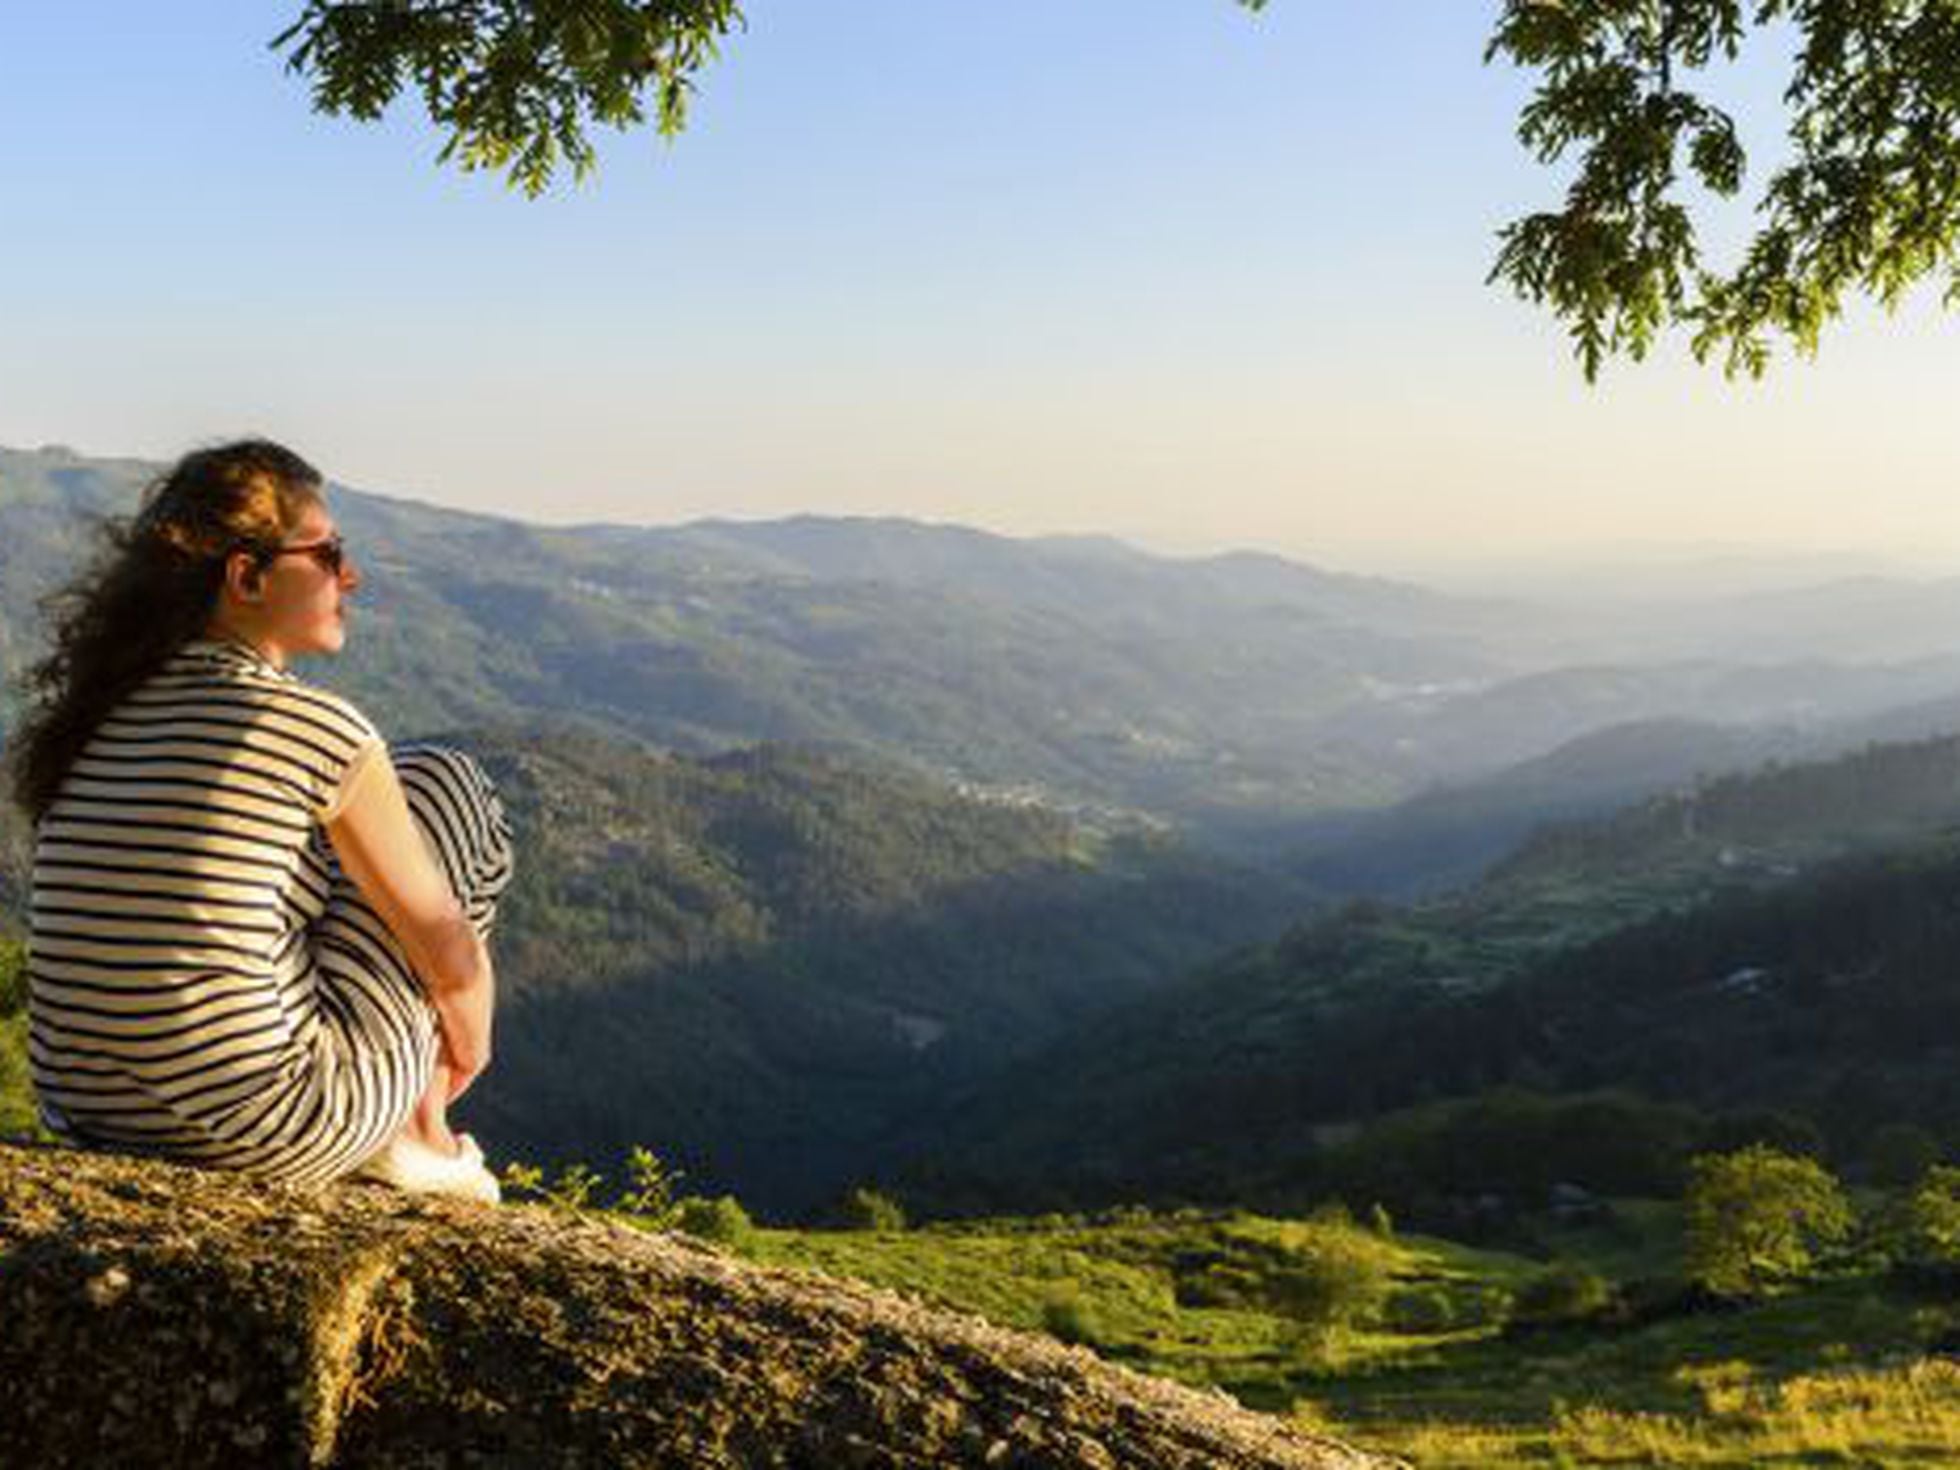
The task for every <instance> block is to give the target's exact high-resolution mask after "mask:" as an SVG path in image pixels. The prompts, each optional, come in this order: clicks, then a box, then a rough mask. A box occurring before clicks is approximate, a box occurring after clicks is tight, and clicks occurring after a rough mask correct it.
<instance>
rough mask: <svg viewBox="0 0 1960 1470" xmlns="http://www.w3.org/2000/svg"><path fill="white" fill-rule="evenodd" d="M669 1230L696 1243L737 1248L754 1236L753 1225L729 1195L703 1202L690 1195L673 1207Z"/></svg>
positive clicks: (698, 1197) (700, 1197)
mask: <svg viewBox="0 0 1960 1470" xmlns="http://www.w3.org/2000/svg"><path fill="white" fill-rule="evenodd" d="M672 1224H673V1228H674V1229H676V1230H679V1231H682V1232H683V1233H685V1234H688V1235H692V1236H694V1237H696V1238H697V1239H700V1240H713V1241H718V1242H720V1243H721V1244H723V1245H739V1244H740V1243H741V1242H742V1241H744V1240H746V1239H748V1237H749V1236H750V1235H752V1234H753V1233H754V1232H755V1221H753V1220H751V1219H750V1218H749V1212H748V1211H747V1210H745V1209H743V1208H742V1202H741V1201H740V1200H738V1199H736V1198H735V1196H734V1195H732V1194H724V1195H718V1196H716V1197H715V1198H714V1199H705V1198H703V1197H702V1196H700V1195H690V1196H689V1197H688V1198H686V1199H684V1200H680V1201H678V1202H677V1203H676V1204H675V1205H674V1209H673V1215H672Z"/></svg>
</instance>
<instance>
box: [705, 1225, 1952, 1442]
mask: <svg viewBox="0 0 1960 1470" xmlns="http://www.w3.org/2000/svg"><path fill="white" fill-rule="evenodd" d="M1615 1216H1616V1218H1615V1220H1614V1222H1613V1223H1612V1224H1611V1225H1610V1226H1607V1227H1596V1228H1592V1229H1588V1230H1583V1231H1580V1230H1573V1231H1565V1232H1562V1233H1558V1234H1555V1235H1553V1236H1551V1237H1549V1238H1550V1239H1552V1240H1553V1242H1554V1244H1555V1246H1556V1248H1557V1249H1558V1250H1559V1251H1560V1252H1561V1254H1562V1255H1564V1256H1565V1257H1566V1258H1568V1259H1572V1260H1577V1261H1583V1262H1584V1263H1585V1264H1586V1265H1588V1266H1589V1267H1591V1268H1592V1269H1593V1270H1595V1271H1599V1272H1602V1273H1603V1274H1607V1275H1610V1276H1612V1277H1613V1278H1614V1279H1616V1280H1621V1281H1625V1280H1630V1279H1636V1278H1654V1277H1657V1276H1663V1275H1667V1274H1670V1273H1671V1272H1672V1271H1673V1270H1674V1269H1675V1267H1676V1266H1677V1264H1678V1261H1677V1257H1676V1254H1675V1249H1674V1245H1673V1240H1674V1237H1675V1235H1676V1234H1677V1233H1678V1215H1677V1212H1676V1210H1675V1209H1674V1207H1672V1206H1668V1205H1661V1204H1638V1203H1636V1204H1632V1205H1623V1206H1621V1207H1620V1208H1619V1209H1617V1210H1616V1212H1615ZM741 1248H742V1249H743V1251H744V1252H745V1253H746V1254H748V1255H750V1256H752V1257H755V1258H757V1259H760V1260H763V1261H766V1262H769V1263H771V1264H776V1265H787V1266H794V1267H801V1268H804V1269H811V1270H816V1271H820V1272H824V1273H827V1274H833V1275H843V1276H850V1277H854V1278H858V1279H861V1280H866V1281H870V1282H873V1283H876V1284H880V1285H884V1286H888V1287H893V1288H896V1289H900V1290H903V1291H905V1292H907V1293H909V1294H911V1295H914V1296H919V1297H923V1298H926V1299H929V1300H933V1301H937V1302H939V1303H941V1304H943V1305H945V1306H949V1307H952V1308H956V1309H958V1310H962V1311H968V1312H974V1313H977V1314H979V1315H981V1316H984V1317H987V1318H989V1319H991V1320H993V1321H996V1322H999V1323H1002V1324H1004V1325H1007V1326H1013V1327H1018V1328H1023V1329H1027V1330H1032V1331H1046V1332H1050V1333H1053V1334H1054V1335H1057V1336H1060V1337H1063V1338H1065V1339H1067V1340H1069V1341H1075V1342H1081V1343H1084V1344H1086V1345H1088V1346H1090V1347H1092V1348H1094V1349H1095V1350H1096V1351H1097V1352H1098V1353H1099V1354H1101V1355H1102V1356H1104V1357H1106V1358H1109V1359H1111V1360H1113V1361H1116V1362H1119V1363H1122V1364H1125V1365H1127V1366H1129V1367H1132V1368H1136V1369H1139V1370H1141V1371H1145V1372H1150V1373H1156V1374H1161V1375H1164V1376H1167V1377H1170V1378H1174V1379H1178V1380H1180V1381H1183V1382H1186V1383H1190V1384H1194V1385H1198V1386H1217V1387H1221V1388H1224V1389H1225V1390H1227V1391H1228V1392H1230V1393H1231V1394H1233V1395H1234V1396H1235V1397H1237V1398H1238V1399H1239V1400H1240V1401H1241V1402H1243V1403H1245V1404H1247V1405H1248V1406H1250V1407H1253V1408H1257V1409H1263V1410H1266V1411H1269V1412H1274V1413H1281V1414H1287V1415H1290V1416H1292V1417H1294V1418H1295V1419H1297V1420H1298V1421H1299V1422H1301V1423H1302V1424H1304V1425H1307V1426H1310V1427H1314V1428H1318V1429H1321V1430H1325V1431H1329V1432H1333V1433H1337V1434H1340V1435H1342V1436H1344V1437H1346V1438H1349V1439H1351V1440H1353V1441H1355V1442H1356V1443H1359V1444H1364V1445H1367V1446H1370V1447H1373V1448H1378V1449H1382V1450H1387V1451H1392V1452H1394V1453H1397V1454H1401V1455H1404V1456H1406V1457H1407V1458H1409V1459H1410V1460H1412V1461H1413V1462H1414V1463H1415V1464H1417V1465H1419V1466H1423V1467H1434V1470H1447V1467H1466V1470H1467V1467H1480V1470H1481V1467H1500V1470H1501V1467H1509V1466H1519V1467H1522V1466H1552V1467H1574V1470H1576V1467H1584V1466H1627V1465H1691V1466H1713V1467H1728V1466H1734V1467H1738V1470H1739V1467H1743V1466H1799V1465H1803V1466H1810V1465H1842V1466H1869V1467H1895V1466H1896V1467H1908V1466H1913V1467H1925V1466H1935V1465H1951V1464H1960V1366H1956V1365H1955V1364H1953V1363H1951V1362H1949V1361H1946V1360H1943V1359H1940V1358H1936V1357H1931V1356H1928V1355H1927V1344H1928V1343H1929V1342H1930V1341H1932V1340H1933V1339H1934V1338H1936V1337H1938V1336H1940V1335H1941V1334H1943V1333H1948V1332H1951V1331H1953V1330H1954V1327H1955V1326H1956V1324H1960V1306H1955V1305H1954V1304H1948V1303H1942V1302H1937V1301H1929V1300H1925V1299H1922V1298H1917V1297H1915V1296H1914V1295H1913V1294H1912V1293H1910V1292H1909V1291H1907V1290H1905V1289H1904V1288H1902V1287H1899V1286H1896V1285H1894V1284H1892V1283H1890V1282H1888V1280H1886V1279H1885V1278H1882V1277H1878V1276H1869V1275H1865V1276H1861V1275H1856V1274H1846V1275H1840V1276H1838V1277H1835V1278H1832V1279H1828V1280H1824V1281H1820V1282H1817V1283H1813V1284H1812V1285H1810V1286H1809V1287H1807V1288H1806V1289H1804V1290H1802V1291H1800V1292H1794V1293H1790V1294H1787V1295H1784V1296H1780V1297H1775V1298H1771V1299H1769V1300H1767V1301H1764V1302H1761V1303H1758V1304H1755V1305H1753V1306H1749V1307H1746V1308H1741V1309H1738V1310H1734V1311H1729V1312H1718V1313H1703V1314H1692V1315H1677V1316H1670V1317H1662V1318H1659V1319H1656V1320H1652V1321H1647V1322H1644V1323H1633V1324H1628V1323H1621V1324H1619V1325H1607V1324H1605V1323H1593V1324H1579V1325H1572V1326H1564V1327H1558V1328H1546V1329H1542V1330H1539V1331H1536V1332H1532V1333H1520V1332H1518V1331H1516V1330H1512V1331H1506V1330H1504V1319H1505V1317H1506V1315H1507V1313H1508V1307H1509V1303H1510V1302H1511V1300H1512V1299H1513V1298H1514V1297H1515V1295H1516V1293H1517V1292H1518V1291H1519V1289H1520V1288H1521V1287H1522V1286H1523V1285H1524V1284H1525V1283H1526V1282H1527V1281H1529V1280H1530V1279H1531V1278H1532V1277H1533V1276H1534V1275H1536V1274H1537V1273H1538V1272H1540V1271H1542V1270H1543V1269H1544V1263H1543V1262H1542V1261H1537V1260H1533V1259H1528V1258H1526V1257H1523V1256H1518V1255H1511V1254H1507V1253H1504V1252H1500V1251H1481V1250H1472V1249H1469V1248H1467V1247H1463V1246H1459V1245H1455V1244H1452V1243H1450V1242H1447V1241H1440V1240H1434V1239H1428V1238H1423V1237H1399V1238H1397V1237H1390V1236H1386V1235H1382V1234H1377V1233H1375V1232H1373V1231H1371V1230H1368V1229H1365V1228H1362V1227H1360V1226H1356V1225H1354V1224H1353V1223H1351V1222H1347V1221H1344V1220H1342V1219H1340V1218H1335V1217H1327V1218H1317V1219H1308V1220H1278V1219H1271V1218H1266V1217H1260V1216H1254V1215H1248V1214H1243V1213H1217V1212H1199V1211H1179V1212H1175V1213H1165V1214H1150V1213H1146V1212H1142V1211H1117V1212H1112V1213H1109V1214H1105V1215H1101V1216H1095V1217H1075V1216H1044V1217H1038V1218H1033V1219H998V1220H981V1221H967V1222H960V1223H956V1224H938V1225H930V1226H925V1227H921V1228H917V1229H912V1230H905V1231H886V1232H868V1231H861V1232H844V1231H791V1230H767V1229H765V1230H758V1231H756V1232H754V1234H753V1235H752V1236H750V1237H747V1238H746V1239H745V1241H744V1243H743V1245H742V1247H741ZM1337 1248H1342V1249H1346V1250H1348V1251H1350V1252H1360V1253H1361V1254H1362V1256H1364V1257H1365V1259H1366V1260H1367V1262H1368V1263H1369V1265H1370V1267H1371V1268H1378V1269H1379V1270H1380V1272H1381V1273H1382V1274H1383V1276H1384V1278H1385V1281H1386V1296H1385V1298H1384V1300H1383V1301H1382V1303H1381V1306H1382V1310H1381V1312H1380V1314H1379V1318H1380V1320H1379V1321H1377V1322H1375V1323H1374V1324H1373V1325H1368V1326H1365V1327H1363V1326H1354V1327H1350V1328H1348V1329H1346V1330H1338V1331H1331V1332H1322V1331H1313V1330H1307V1329H1305V1328H1303V1327H1302V1325H1301V1324H1300V1323H1299V1322H1298V1321H1297V1320H1295V1319H1294V1318H1293V1317H1290V1316H1289V1315H1288V1313H1287V1312H1286V1311H1285V1310H1283V1306H1284V1303H1285V1302H1286V1301H1287V1297H1286V1294H1285V1292H1284V1291H1283V1290H1281V1289H1280V1288H1281V1286H1282V1284H1283V1282H1284V1281H1285V1280H1286V1279H1287V1278H1288V1277H1289V1274H1290V1273H1294V1272H1297V1270H1298V1269H1299V1268H1300V1266H1301V1264H1302V1263H1303V1262H1306V1261H1310V1260H1312V1259H1313V1258H1315V1256H1316V1255H1317V1254H1321V1253H1325V1252H1327V1251H1329V1250H1334V1249H1337Z"/></svg>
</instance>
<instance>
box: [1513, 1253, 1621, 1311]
mask: <svg viewBox="0 0 1960 1470" xmlns="http://www.w3.org/2000/svg"><path fill="white" fill-rule="evenodd" d="M1612 1299H1613V1288H1612V1285H1611V1284H1610V1283H1609V1282H1608V1281H1607V1280H1606V1278H1605V1277H1604V1276H1601V1275H1600V1274H1599V1273H1598V1272H1597V1271H1595V1270H1593V1269H1592V1268H1591V1267H1589V1266H1583V1265H1580V1264H1579V1263H1578V1262H1576V1261H1557V1262H1554V1263H1553V1264H1552V1265H1550V1266H1547V1267H1546V1268H1545V1269H1544V1270H1543V1271H1540V1272H1539V1273H1538V1274H1537V1275H1536V1276H1533V1277H1532V1278H1531V1279H1530V1280H1529V1281H1527V1282H1526V1283H1525V1284H1524V1285H1523V1286H1522V1287H1521V1288H1520V1289H1519V1291H1518V1296H1517V1306H1516V1320H1517V1321H1519V1322H1522V1323H1525V1324H1527V1325H1530V1326H1534V1327H1550V1326H1556V1325H1559V1324H1561V1323H1567V1322H1579V1321H1583V1320H1584V1319H1585V1318H1587V1317H1591V1316H1593V1315H1595V1314H1596V1313H1598V1312H1601V1311H1603V1310H1605V1308H1606V1305H1607V1304H1608V1303H1609V1302H1611V1301H1612Z"/></svg>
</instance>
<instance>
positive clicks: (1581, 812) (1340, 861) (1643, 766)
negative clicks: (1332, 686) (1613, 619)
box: [1267, 720, 1960, 898]
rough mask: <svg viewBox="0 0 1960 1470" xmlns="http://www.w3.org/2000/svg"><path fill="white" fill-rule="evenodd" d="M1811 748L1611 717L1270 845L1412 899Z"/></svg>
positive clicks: (1383, 892)
mask: <svg viewBox="0 0 1960 1470" xmlns="http://www.w3.org/2000/svg"><path fill="white" fill-rule="evenodd" d="M1956 723H1960V721H1956ZM1805 749H1807V744H1806V743H1805V742H1803V741H1801V740H1800V739H1799V738H1798V737H1797V735H1796V734H1795V732H1793V731H1791V730H1790V729H1788V728H1787V727H1783V728H1778V727H1762V726H1740V727H1738V726H1727V725H1713V724H1708V723H1705V722H1700V721H1694V720H1645V721H1633V722H1629V723H1627V724H1622V725H1609V726H1607V727H1606V728H1605V729H1602V730H1596V731H1593V732H1591V733H1589V734H1586V735H1581V736H1579V737H1578V738H1577V739H1574V740H1569V741H1567V742H1566V743H1565V744H1564V745H1561V746H1559V747H1558V748H1557V749H1556V750H1553V751H1551V752H1550V753H1548V754H1546V755H1542V756H1538V757H1535V758H1534V759H1531V760H1527V761H1521V762H1519V763H1518V764H1516V765H1514V766H1509V767H1506V768H1505V769H1503V770H1501V771H1497V772H1495V773H1493V774H1491V775H1488V776H1484V777H1480V778H1477V779H1475V780H1468V781H1462V782H1457V783H1450V784H1443V785H1438V786H1434V787H1431V788H1429V789H1427V790H1425V791H1422V792H1420V793H1418V794H1417V795H1415V796H1412V797H1410V798H1408V799H1407V800H1405V801H1401V802H1397V803H1396V804H1395V805H1393V806H1390V807H1378V808H1374V809H1371V810H1365V811H1360V812H1337V813H1330V814H1329V815H1327V816H1324V817H1307V818H1296V819H1293V820H1292V821H1290V822H1286V823H1282V824H1277V825H1276V826H1275V827H1274V828H1273V829H1272V831H1271V835H1270V836H1269V837H1268V838H1267V842H1268V843H1269V844H1270V845H1271V846H1272V847H1273V848H1274V849H1275V852H1276V856H1275V859H1274V860H1275V861H1276V862H1277V863H1279V864H1280V865H1282V866H1284V867H1285V868H1286V869H1287V870H1288V871H1292V872H1297V873H1300V874H1301V875H1303V876H1305V877H1307V878H1308V879H1309V880H1310V881H1312V882H1313V883H1314V884H1315V885H1316V886H1317V887H1320V888H1323V889H1326V890H1327V891H1329V892H1332V893H1338V894H1347V895H1353V896H1362V895H1368V896H1376V897H1385V898H1409V897H1415V896H1417V895H1420V894H1423V893H1432V892H1437V891H1442V890H1446V889H1449V888H1454V887H1459V886H1462V885H1464V884H1467V883H1469V882H1471V881H1472V880H1474V879H1475V878H1476V877H1477V876H1478V875H1479V874H1480V873H1481V872H1482V871H1483V870H1484V869H1485V868H1486V867H1488V866H1489V865H1490V864H1491V863H1493V862H1495V861H1497V860H1498V859H1499V858H1501V857H1503V856H1504V855H1505V854H1507V853H1508V852H1510V851H1511V850H1512V849H1513V848H1515V847H1516V846H1517V845H1518V844H1519V843H1520V842H1522V841H1524V839H1525V838H1526V837H1527V836H1528V835H1529V834H1530V833H1532V832H1533V831H1535V830H1536V829H1538V828H1541V827H1545V826H1548V825H1553V824H1563V823H1571V822H1575V821H1579V820H1582V819H1585V818H1589V817H1596V816H1601V815H1603V814H1605V813H1607V812H1610V811H1611V810H1613V809H1614V808H1616V807H1622V806H1625V805H1627V804H1629V803H1631V802H1634V801H1637V800H1639V799H1640V798H1643V797H1646V796H1649V795H1652V794H1655V793H1657V792H1661V791H1665V790H1669V789H1671V788H1674V787H1679V786H1683V785H1687V784H1691V783H1696V782H1698V781H1700V780H1702V779H1705V778H1707V777H1710V776H1713V775H1716V774H1719V773H1723V772H1729V771H1736V770H1740V769H1744V768H1747V767H1749V766H1752V765H1755V764H1757V763H1759V762H1761V761H1763V760H1765V759H1767V758H1769V757H1771V756H1774V755H1786V754H1794V753H1796V752H1798V751H1802V750H1805Z"/></svg>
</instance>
